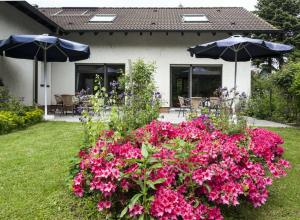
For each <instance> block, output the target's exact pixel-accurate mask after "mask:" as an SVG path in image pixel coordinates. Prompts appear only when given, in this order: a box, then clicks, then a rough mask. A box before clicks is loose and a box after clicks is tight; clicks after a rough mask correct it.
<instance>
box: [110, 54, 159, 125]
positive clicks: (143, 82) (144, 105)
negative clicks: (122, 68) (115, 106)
mask: <svg viewBox="0 0 300 220" xmlns="http://www.w3.org/2000/svg"><path fill="white" fill-rule="evenodd" d="M155 69H156V67H155V65H154V64H153V63H149V64H147V63H145V62H144V61H143V60H141V59H139V60H137V61H136V62H134V63H133V66H132V70H131V72H129V73H127V74H124V75H123V77H122V78H121V79H120V84H121V88H122V89H123V91H124V92H125V94H126V95H127V96H126V100H125V105H124V106H122V116H121V120H120V121H116V122H114V123H113V127H115V126H120V124H121V126H122V127H123V128H122V129H123V130H133V129H136V128H138V127H142V126H144V125H145V124H147V123H149V122H151V121H152V120H154V119H156V118H158V116H159V108H160V99H159V97H158V96H160V94H159V93H156V87H155V83H154V78H153V77H154V76H153V74H154V72H155Z"/></svg>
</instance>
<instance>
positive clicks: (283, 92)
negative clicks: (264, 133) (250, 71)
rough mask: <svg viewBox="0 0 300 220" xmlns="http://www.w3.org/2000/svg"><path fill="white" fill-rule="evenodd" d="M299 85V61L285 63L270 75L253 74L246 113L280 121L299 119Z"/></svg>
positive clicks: (295, 120)
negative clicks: (250, 94)
mask: <svg viewBox="0 0 300 220" xmlns="http://www.w3.org/2000/svg"><path fill="white" fill-rule="evenodd" d="M299 85H300V63H295V62H290V63H287V64H286V65H284V66H283V68H282V69H281V70H279V71H276V72H274V73H273V74H272V75H257V74H256V75H253V76H252V96H251V98H250V101H249V102H248V106H247V107H248V108H247V114H248V115H249V116H253V117H257V118H261V119H270V120H275V121H280V122H297V121H299V112H298V111H299V108H300V86H299Z"/></svg>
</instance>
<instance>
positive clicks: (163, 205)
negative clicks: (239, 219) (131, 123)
mask: <svg viewBox="0 0 300 220" xmlns="http://www.w3.org/2000/svg"><path fill="white" fill-rule="evenodd" d="M113 134H114V132H113V131H111V130H109V131H103V132H101V133H100V136H99V138H98V140H97V143H96V144H95V146H91V147H89V148H86V149H85V150H83V151H80V153H79V156H80V157H81V162H80V164H79V172H78V173H77V174H76V176H75V177H74V179H73V186H72V189H73V192H74V194H75V195H77V196H79V197H82V196H83V195H84V193H85V191H87V192H88V193H86V195H90V194H92V195H96V194H97V196H99V197H100V198H103V199H104V200H103V201H99V202H98V209H99V210H100V211H102V210H104V209H109V208H111V207H112V206H113V207H120V209H119V208H118V209H117V212H119V211H120V210H122V209H124V208H125V207H127V206H128V205H129V204H130V203H131V198H132V194H133V193H136V192H141V191H142V190H143V182H144V177H145V175H147V178H148V179H147V181H148V182H147V185H148V186H149V189H148V191H147V198H153V200H152V202H151V204H150V207H149V206H145V207H143V206H142V205H141V204H139V203H136V204H135V205H133V206H132V207H130V208H129V210H128V212H127V213H126V215H125V216H124V217H125V218H136V217H138V216H140V215H143V214H144V213H145V216H147V217H149V216H148V215H150V216H151V217H152V218H155V219H160V220H169V219H171V220H178V219H182V220H198V219H199V220H200V219H209V220H215V219H217V220H219V219H223V216H222V214H221V211H220V207H221V206H222V207H224V206H225V207H226V206H238V205H239V204H240V200H241V199H246V200H248V201H249V202H250V203H251V204H252V205H253V206H254V207H259V206H261V205H263V204H264V203H265V202H266V201H267V199H268V196H269V191H268V186H269V185H271V184H272V181H273V178H274V177H275V178H279V177H282V176H284V175H286V170H287V169H289V168H290V164H289V162H288V161H286V160H284V159H283V157H282V156H283V153H284V149H283V147H282V146H281V145H282V143H283V140H282V138H281V137H280V136H279V135H277V134H276V133H274V132H271V131H268V130H266V129H261V128H256V129H246V131H245V132H244V133H242V134H235V135H228V134H226V133H224V132H223V131H221V130H216V129H215V127H214V126H213V124H212V122H211V120H210V119H209V117H208V116H205V117H201V118H198V119H195V120H192V121H187V122H183V123H180V124H179V125H173V124H171V123H167V122H159V121H152V122H151V123H149V124H147V125H146V126H144V127H142V128H139V129H137V130H135V131H132V132H131V133H130V134H129V135H126V136H124V137H120V138H118V140H116V139H115V137H113ZM144 143H147V144H151V145H152V148H151V151H150V150H149V152H148V153H149V156H148V158H147V164H146V169H145V166H144V164H143V163H144V162H145V161H144V160H143V157H142V154H141V148H142V145H143V144H144ZM157 180H159V182H157V183H156V184H154V183H155V181H157ZM151 182H152V184H153V185H151ZM116 194H117V195H116ZM203 201H206V202H205V203H203ZM207 201H208V202H207ZM138 202H139V201H138ZM208 204H209V205H208ZM114 210H115V209H111V210H110V211H111V212H115V211H114ZM113 214H116V215H118V214H120V213H113Z"/></svg>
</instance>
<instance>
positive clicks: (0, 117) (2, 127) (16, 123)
mask: <svg viewBox="0 0 300 220" xmlns="http://www.w3.org/2000/svg"><path fill="white" fill-rule="evenodd" d="M23 114H24V115H19V114H17V113H15V112H12V111H0V134H6V133H9V132H10V131H12V130H16V129H21V128H24V127H26V126H28V125H32V124H35V123H37V122H40V121H42V119H43V111H42V110H40V109H38V108H34V109H32V110H28V111H25V112H24V113H23Z"/></svg>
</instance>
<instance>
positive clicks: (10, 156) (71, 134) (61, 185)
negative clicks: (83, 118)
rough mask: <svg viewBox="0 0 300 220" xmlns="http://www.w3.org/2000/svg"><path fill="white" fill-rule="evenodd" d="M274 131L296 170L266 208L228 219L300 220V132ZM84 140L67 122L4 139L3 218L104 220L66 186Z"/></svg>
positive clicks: (0, 140)
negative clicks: (282, 141)
mask: <svg viewBox="0 0 300 220" xmlns="http://www.w3.org/2000/svg"><path fill="white" fill-rule="evenodd" d="M272 130H274V131H276V132H278V133H280V134H281V135H282V136H283V137H284V139H285V141H286V143H285V148H286V153H285V157H286V158H287V159H288V160H289V161H290V162H291V163H292V166H293V167H292V170H291V171H290V172H289V173H288V176H287V177H285V178H283V179H279V180H276V181H275V183H274V185H273V186H272V187H271V189H270V198H269V200H268V202H267V204H266V205H265V206H263V207H261V208H258V209H253V208H251V207H250V206H249V205H243V207H242V208H241V207H239V208H237V209H235V208H232V209H230V211H229V214H227V215H226V216H228V217H227V219H250V220H252V219H253V220H254V219H255V220H256V219H266V220H271V219H272V220H273V219H300V149H299V148H300V144H299V143H300V130H297V129H290V128H289V129H287V128H285V129H279V128H278V129H272ZM81 140H82V129H81V126H80V124H79V123H66V122H44V123H40V124H37V125H34V126H32V127H30V128H28V129H26V130H22V131H17V132H14V133H11V134H8V135H2V136H0V149H1V150H0V219H103V217H102V218H101V216H99V215H98V216H97V215H96V214H95V213H96V212H97V211H96V210H95V203H92V202H90V201H86V200H82V199H77V198H75V197H74V196H73V195H72V194H71V193H70V191H69V189H68V187H67V183H66V180H67V177H68V169H69V161H70V159H71V158H72V157H73V156H74V155H75V154H76V153H77V152H78V149H79V143H80V142H81ZM229 216H230V217H229Z"/></svg>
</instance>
